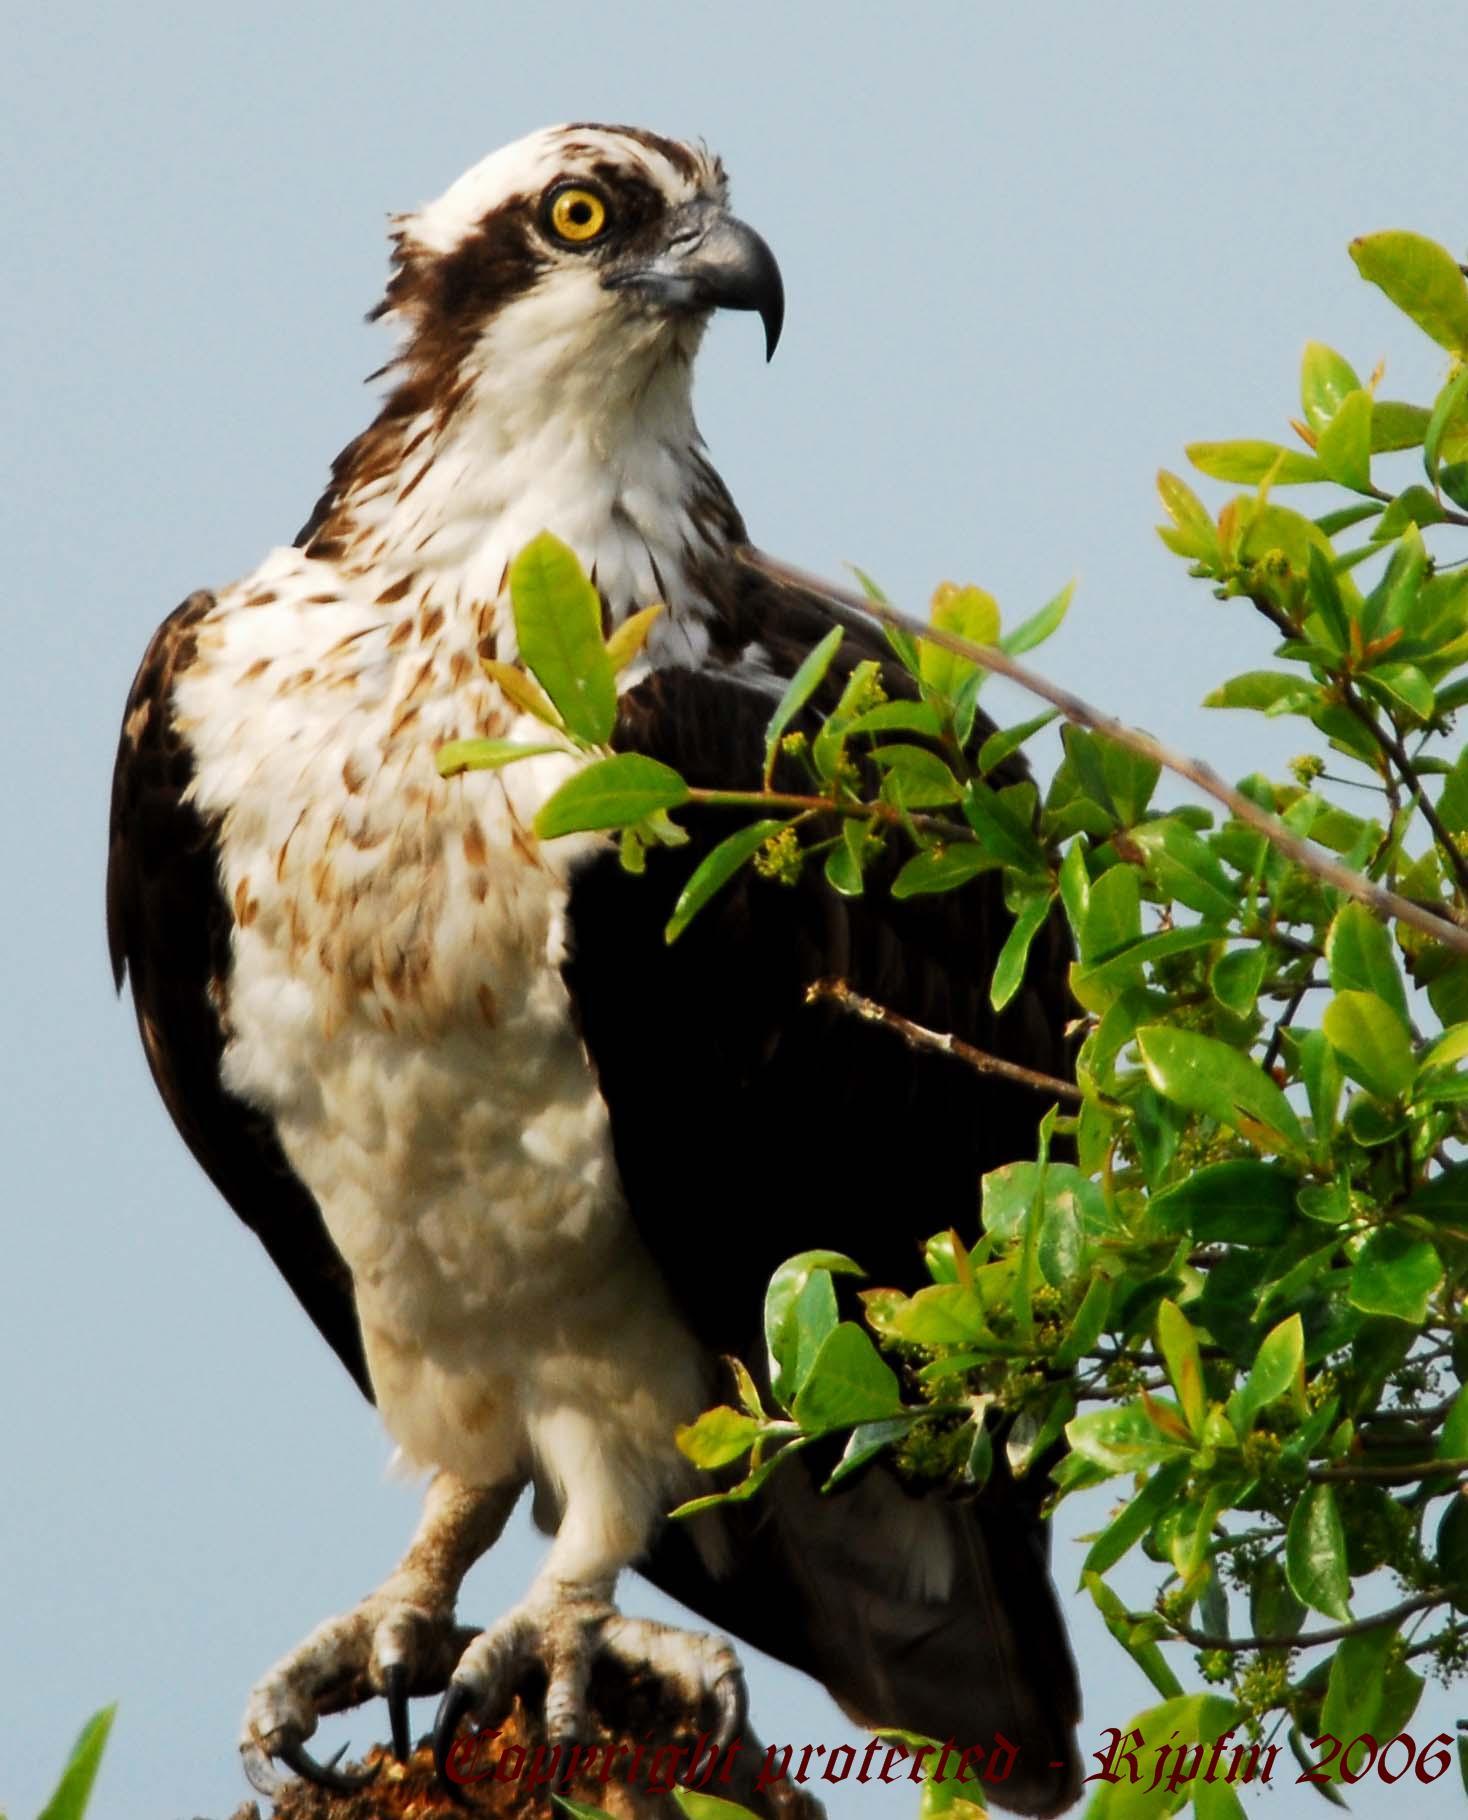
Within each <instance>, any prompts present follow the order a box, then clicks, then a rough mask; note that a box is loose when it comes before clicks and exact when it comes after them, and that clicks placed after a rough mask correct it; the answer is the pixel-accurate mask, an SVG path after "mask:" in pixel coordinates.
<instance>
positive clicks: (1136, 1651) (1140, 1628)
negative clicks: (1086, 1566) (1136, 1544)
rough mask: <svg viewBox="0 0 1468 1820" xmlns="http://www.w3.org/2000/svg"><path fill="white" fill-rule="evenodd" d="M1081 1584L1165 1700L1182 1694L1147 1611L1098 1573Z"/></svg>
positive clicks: (1140, 1818)
mask: <svg viewBox="0 0 1468 1820" xmlns="http://www.w3.org/2000/svg"><path fill="white" fill-rule="evenodd" d="M1071 1458H1072V1459H1074V1458H1076V1456H1075V1455H1072V1456H1071ZM1081 1584H1082V1585H1083V1586H1084V1587H1085V1589H1086V1591H1087V1592H1088V1593H1090V1595H1091V1598H1092V1599H1093V1600H1094V1601H1095V1605H1096V1609H1097V1611H1099V1612H1100V1614H1101V1617H1102V1620H1103V1622H1104V1623H1105V1625H1106V1628H1107V1630H1109V1631H1110V1632H1111V1634H1112V1636H1113V1637H1114V1638H1115V1639H1116V1641H1117V1642H1118V1643H1120V1645H1121V1646H1122V1648H1123V1649H1124V1650H1125V1651H1126V1652H1127V1654H1128V1655H1129V1656H1130V1657H1131V1658H1132V1660H1133V1661H1134V1662H1135V1663H1136V1664H1137V1666H1138V1668H1140V1669H1141V1671H1142V1673H1143V1674H1144V1675H1145V1676H1146V1677H1147V1679H1148V1680H1149V1681H1150V1682H1151V1683H1152V1685H1153V1686H1154V1687H1155V1688H1156V1689H1157V1691H1158V1693H1159V1694H1161V1695H1162V1696H1163V1697H1164V1699H1168V1700H1173V1699H1178V1698H1181V1697H1182V1691H1183V1690H1182V1687H1181V1684H1180V1683H1179V1681H1178V1678H1177V1676H1176V1675H1175V1674H1174V1673H1173V1672H1172V1669H1171V1668H1170V1666H1169V1665H1168V1661H1167V1658H1166V1657H1165V1656H1164V1655H1163V1653H1162V1651H1161V1650H1160V1649H1159V1648H1158V1647H1157V1645H1156V1643H1155V1642H1154V1641H1152V1638H1153V1637H1154V1636H1155V1635H1157V1629H1156V1620H1155V1618H1152V1617H1150V1615H1149V1616H1148V1617H1146V1618H1144V1619H1143V1620H1142V1622H1141V1623H1138V1621H1137V1619H1136V1618H1135V1617H1134V1616H1133V1614H1132V1613H1131V1612H1129V1611H1128V1610H1127V1608H1126V1606H1125V1605H1123V1604H1122V1602H1121V1600H1120V1598H1118V1596H1117V1595H1116V1593H1115V1592H1113V1591H1112V1589H1111V1588H1110V1587H1109V1586H1108V1585H1107V1584H1106V1582H1105V1581H1104V1580H1103V1579H1102V1578H1101V1576H1100V1575H1099V1574H1082V1575H1081ZM1157 1710H1159V1711H1160V1710H1161V1709H1160V1708H1159V1709H1157ZM1141 1717H1142V1715H1140V1714H1139V1715H1138V1719H1137V1721H1136V1723H1140V1721H1141ZM1142 1735H1143V1737H1145V1736H1146V1735H1147V1734H1146V1733H1145V1732H1144V1733H1143V1734H1142ZM1124 1774H1125V1772H1124V1771H1123V1775H1124ZM1113 1786H1123V1787H1124V1786H1126V1784H1125V1783H1124V1782H1119V1783H1118V1784H1116V1785H1113V1784H1110V1783H1108V1784H1106V1785H1104V1787H1103V1790H1102V1791H1101V1792H1102V1794H1103V1795H1109V1794H1110V1792H1111V1789H1112V1787H1113ZM1094 1813H1095V1806H1094V1804H1093V1806H1092V1808H1091V1810H1090V1813H1089V1814H1088V1816H1087V1820H1092V1816H1094ZM1137 1820H1143V1816H1140V1815H1139V1816H1138V1817H1137Z"/></svg>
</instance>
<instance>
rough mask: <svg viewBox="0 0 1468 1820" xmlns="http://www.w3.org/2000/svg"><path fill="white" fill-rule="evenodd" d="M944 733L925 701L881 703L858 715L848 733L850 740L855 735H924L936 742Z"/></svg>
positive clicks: (939, 722)
mask: <svg viewBox="0 0 1468 1820" xmlns="http://www.w3.org/2000/svg"><path fill="white" fill-rule="evenodd" d="M942 732H943V724H942V722H941V721H940V720H939V719H938V716H937V714H936V713H934V711H933V709H932V708H930V707H929V706H928V704H927V703H926V702H925V701H884V702H881V703H880V704H879V705H878V706H877V707H875V708H868V709H867V711H866V713H865V714H858V715H857V717H856V719H855V720H854V721H852V723H851V725H850V726H849V727H848V728H847V729H846V733H847V737H848V738H850V737H851V735H852V734H854V733H924V734H926V735H927V737H928V738H929V739H937V738H939V737H940V736H941V734H942Z"/></svg>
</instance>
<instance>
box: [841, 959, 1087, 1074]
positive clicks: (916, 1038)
mask: <svg viewBox="0 0 1468 1820" xmlns="http://www.w3.org/2000/svg"><path fill="white" fill-rule="evenodd" d="M805 998H806V1003H807V1004H815V1003H816V1002H817V1000H819V999H830V1000H831V1002H832V1003H833V1004H837V1005H840V1006H841V1008H842V1010H843V1011H854V1012H855V1013H856V1015H857V1016H858V1017H864V1018H866V1019H867V1020H868V1022H869V1023H873V1024H882V1025H884V1026H885V1027H886V1028H887V1029H888V1030H894V1031H896V1033H897V1035H898V1036H900V1037H901V1038H902V1040H903V1041H904V1042H905V1043H907V1045H908V1046H909V1047H910V1048H913V1049H937V1050H941V1052H942V1053H943V1054H944V1055H951V1056H953V1057H954V1058H955V1059H956V1060H958V1061H960V1062H966V1063H967V1064H968V1066H969V1067H970V1068H972V1069H974V1070H975V1072H976V1073H979V1074H997V1075H1001V1076H1002V1077H1003V1078H1004V1079H1005V1080H1006V1081H1017V1082H1018V1083H1019V1085H1020V1086H1022V1087H1033V1088H1034V1089H1035V1091H1036V1092H1037V1093H1053V1094H1054V1095H1055V1096H1056V1098H1057V1099H1062V1100H1071V1101H1073V1102H1075V1103H1077V1104H1079V1103H1080V1102H1081V1101H1082V1100H1084V1098H1085V1095H1084V1094H1083V1093H1082V1092H1081V1090H1080V1088H1079V1087H1077V1086H1075V1085H1073V1084H1072V1083H1071V1082H1070V1081H1063V1080H1061V1079H1060V1078H1059V1076H1058V1075H1054V1074H1041V1073H1040V1072H1039V1071H1038V1070H1037V1069H1035V1068H1023V1067H1021V1066H1020V1064H1019V1063H1018V1062H1007V1061H1005V1059H1004V1057H1003V1056H1001V1055H990V1054H989V1052H988V1050H987V1049H975V1048H974V1046H973V1044H972V1043H966V1042H964V1041H963V1039H962V1038H961V1037H957V1036H949V1035H948V1034H947V1033H946V1032H943V1031H938V1030H926V1029H924V1028H923V1026H922V1025H921V1024H915V1023H913V1021H912V1019H911V1018H906V1017H903V1016H902V1015H901V1013H900V1012H896V1011H891V1010H889V1009H888V1008H887V1006H886V1005H879V1004H878V1003H877V1001H876V1000H875V999H872V998H864V997H863V996H862V994H861V993H859V992H853V991H852V989H851V988H850V986H848V985H847V983H846V981H845V980H817V981H816V982H815V984H814V985H813V986H807V987H806V989H805Z"/></svg>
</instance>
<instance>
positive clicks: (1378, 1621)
mask: <svg viewBox="0 0 1468 1820" xmlns="http://www.w3.org/2000/svg"><path fill="white" fill-rule="evenodd" d="M1445 1597H1446V1595H1445V1594H1444V1593H1440V1592H1425V1593H1417V1594H1416V1595H1415V1596H1414V1597H1413V1598H1410V1599H1403V1601H1402V1603H1401V1604H1400V1605H1393V1606H1392V1607H1391V1608H1390V1609H1389V1610H1387V1611H1378V1612H1373V1613H1372V1615H1371V1616H1370V1617H1369V1618H1357V1619H1356V1621H1355V1622H1354V1623H1353V1624H1333V1625H1331V1626H1330V1628H1329V1629H1327V1630H1302V1631H1301V1632H1300V1633H1299V1635H1298V1636H1295V1637H1223V1636H1215V1635H1214V1634H1213V1633H1212V1632H1211V1631H1206V1630H1194V1629H1193V1627H1192V1625H1191V1624H1183V1623H1181V1622H1180V1621H1179V1620H1178V1619H1176V1618H1169V1619H1168V1620H1167V1622H1168V1623H1169V1624H1170V1625H1171V1626H1172V1628H1173V1629H1174V1630H1175V1631H1176V1632H1177V1634H1178V1636H1179V1637H1181V1638H1182V1639H1183V1641H1184V1642H1185V1643H1191V1644H1192V1645H1193V1647H1194V1649H1227V1650H1235V1651H1237V1650H1245V1649H1314V1648H1316V1647H1317V1646H1318V1645H1319V1644H1322V1643H1340V1642H1342V1641H1343V1640H1344V1639H1345V1638H1346V1637H1358V1636H1360V1634H1361V1632H1362V1631H1363V1630H1380V1629H1381V1628H1382V1627H1383V1626H1384V1625H1387V1624H1400V1623H1401V1622H1402V1620H1403V1618H1410V1617H1411V1616H1412V1614H1413V1613H1414V1612H1419V1611H1427V1610H1429V1609H1430V1608H1431V1607H1432V1606H1434V1605H1441V1604H1442V1602H1443V1600H1444V1598H1445Z"/></svg>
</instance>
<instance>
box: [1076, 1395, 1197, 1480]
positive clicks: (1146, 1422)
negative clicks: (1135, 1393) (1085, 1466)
mask: <svg viewBox="0 0 1468 1820" xmlns="http://www.w3.org/2000/svg"><path fill="white" fill-rule="evenodd" d="M1155 1407H1157V1408H1159V1409H1166V1408H1167V1407H1168V1405H1166V1404H1158V1405H1155ZM1065 1438H1066V1439H1067V1440H1068V1441H1069V1442H1070V1445H1071V1447H1072V1449H1073V1450H1074V1451H1075V1452H1076V1453H1078V1454H1080V1455H1082V1456H1083V1458H1085V1459H1087V1460H1090V1461H1092V1462H1093V1463H1094V1464H1095V1465H1097V1466H1100V1467H1101V1468H1103V1469H1104V1470H1105V1471H1106V1472H1108V1473H1118V1472H1141V1471H1142V1470H1143V1469H1144V1468H1146V1467H1148V1466H1155V1465H1158V1464H1159V1463H1161V1462H1164V1461H1167V1460H1175V1459H1176V1458H1177V1457H1178V1455H1179V1454H1181V1453H1187V1452H1189V1451H1190V1449H1189V1444H1188V1442H1187V1441H1185V1440H1184V1439H1183V1438H1182V1436H1181V1435H1180V1434H1172V1433H1170V1432H1168V1431H1167V1430H1166V1429H1162V1428H1159V1427H1158V1426H1157V1424H1156V1422H1154V1421H1153V1420H1152V1417H1151V1416H1150V1415H1149V1414H1148V1413H1147V1411H1146V1409H1145V1408H1144V1407H1143V1405H1142V1404H1141V1403H1122V1404H1119V1405H1117V1406H1115V1407H1111V1408H1106V1409H1096V1410H1092V1411H1090V1412H1089V1413H1088V1414H1086V1415H1083V1416H1076V1417H1075V1418H1074V1420H1072V1421H1070V1422H1067V1423H1066V1425H1065Z"/></svg>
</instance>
